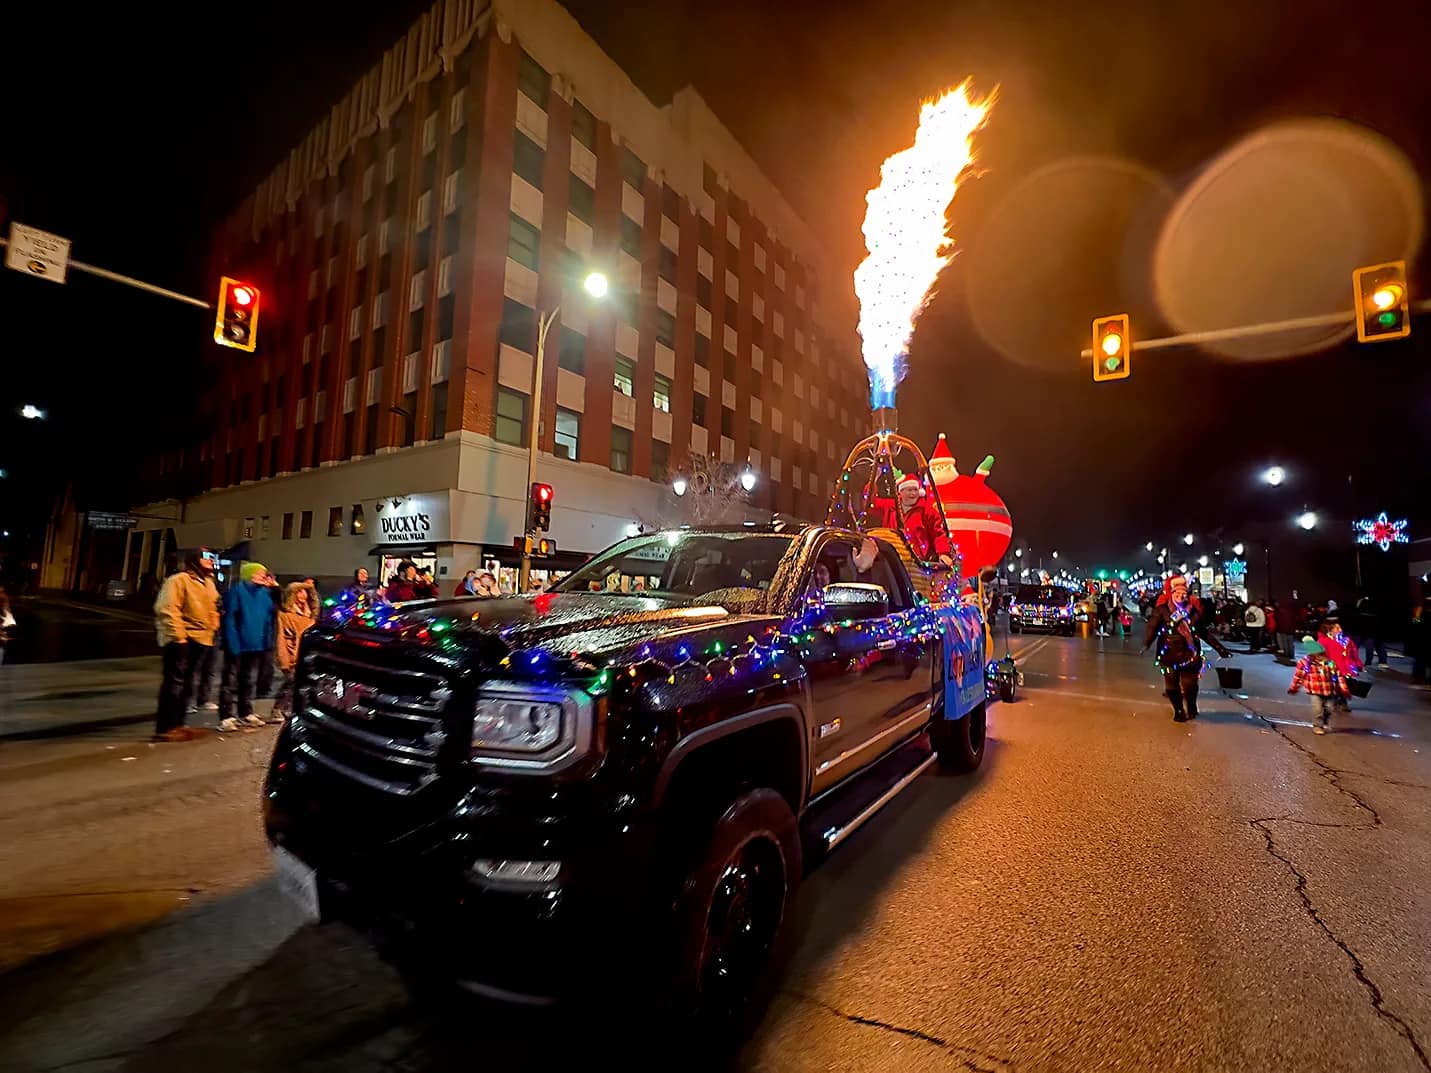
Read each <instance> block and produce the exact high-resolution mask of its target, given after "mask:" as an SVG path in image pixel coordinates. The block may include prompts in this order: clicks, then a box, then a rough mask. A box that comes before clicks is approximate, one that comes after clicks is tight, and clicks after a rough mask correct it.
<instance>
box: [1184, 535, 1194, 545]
mask: <svg viewBox="0 0 1431 1073" xmlns="http://www.w3.org/2000/svg"><path fill="white" fill-rule="evenodd" d="M1183 543H1184V544H1186V545H1187V546H1188V547H1192V546H1193V535H1192V534H1191V533H1184V534H1183Z"/></svg>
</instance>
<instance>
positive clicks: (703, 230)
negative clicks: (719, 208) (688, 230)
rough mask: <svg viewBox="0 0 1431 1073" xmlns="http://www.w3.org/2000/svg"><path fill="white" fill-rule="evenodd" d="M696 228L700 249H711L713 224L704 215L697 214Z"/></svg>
mask: <svg viewBox="0 0 1431 1073" xmlns="http://www.w3.org/2000/svg"><path fill="white" fill-rule="evenodd" d="M696 228H697V234H698V236H699V240H700V244H701V249H703V250H707V251H713V250H714V249H715V226H714V225H713V224H712V223H711V222H710V221H709V220H707V219H706V218H705V217H704V216H697V217H696Z"/></svg>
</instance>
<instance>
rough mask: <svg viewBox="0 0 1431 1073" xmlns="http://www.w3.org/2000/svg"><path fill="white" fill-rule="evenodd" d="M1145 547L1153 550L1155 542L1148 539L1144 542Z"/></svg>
mask: <svg viewBox="0 0 1431 1073" xmlns="http://www.w3.org/2000/svg"><path fill="white" fill-rule="evenodd" d="M1143 547H1145V548H1147V549H1148V550H1149V551H1152V550H1153V542H1152V541H1151V540H1150V541H1148V542H1147V543H1146V544H1144V545H1143Z"/></svg>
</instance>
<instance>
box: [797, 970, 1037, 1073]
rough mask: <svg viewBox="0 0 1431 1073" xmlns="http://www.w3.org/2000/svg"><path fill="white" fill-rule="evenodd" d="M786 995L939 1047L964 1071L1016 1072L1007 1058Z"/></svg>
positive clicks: (808, 998)
mask: <svg viewBox="0 0 1431 1073" xmlns="http://www.w3.org/2000/svg"><path fill="white" fill-rule="evenodd" d="M784 993H785V994H787V995H789V996H790V997H791V998H794V999H797V1000H799V1001H800V1002H804V1003H807V1004H809V1005H811V1006H815V1007H817V1008H819V1009H822V1010H824V1011H825V1012H826V1013H832V1014H834V1015H835V1016H836V1017H839V1018H842V1019H843V1020H846V1021H848V1022H850V1023H851V1024H854V1025H861V1026H863V1027H865V1028H877V1029H879V1030H880V1031H882V1032H893V1033H895V1034H896V1035H900V1036H907V1037H908V1038H910V1039H915V1040H918V1041H919V1042H921V1043H927V1044H929V1045H930V1046H932V1047H938V1048H939V1049H940V1050H942V1051H945V1052H947V1053H948V1054H950V1055H951V1056H953V1057H954V1058H957V1059H958V1060H959V1062H960V1064H962V1065H963V1066H964V1068H966V1069H968V1070H971V1071H972V1073H1009V1071H1011V1070H1012V1069H1013V1068H1014V1066H1013V1063H1012V1062H1010V1061H1009V1060H1008V1059H1007V1058H1000V1057H999V1056H998V1055H993V1054H989V1053H987V1052H985V1051H980V1050H978V1049H976V1048H974V1047H966V1046H964V1045H963V1044H961V1043H951V1042H950V1041H949V1040H946V1039H943V1038H941V1037H939V1036H935V1035H931V1034H930V1033H928V1032H925V1031H923V1030H922V1029H918V1028H906V1027H905V1026H903V1025H896V1024H891V1023H890V1022H888V1021H881V1020H879V1019H878V1018H874V1017H864V1016H862V1015H860V1014H857V1013H847V1012H846V1011H844V1010H842V1009H840V1008H839V1007H838V1006H834V1005H832V1004H830V1003H828V1002H826V1001H825V1000H824V999H818V998H816V997H815V996H813V995H806V994H803V993H801V992H799V991H791V990H789V989H788V988H787V989H786V990H785V992H784Z"/></svg>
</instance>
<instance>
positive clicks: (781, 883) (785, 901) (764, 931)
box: [670, 788, 803, 1036]
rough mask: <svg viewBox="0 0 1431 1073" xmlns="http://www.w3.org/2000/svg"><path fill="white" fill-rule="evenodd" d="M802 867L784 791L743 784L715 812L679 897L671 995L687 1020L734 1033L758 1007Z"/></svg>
mask: <svg viewBox="0 0 1431 1073" xmlns="http://www.w3.org/2000/svg"><path fill="white" fill-rule="evenodd" d="M802 867H803V865H802V861H801V855H800V832H799V828H798V826H797V824H796V822H795V814H794V813H793V812H791V810H790V805H789V804H788V803H787V802H786V800H785V798H783V797H782V796H781V795H780V794H778V793H776V792H775V791H774V790H770V789H764V788H762V789H754V790H747V791H745V792H743V793H742V794H741V795H740V796H739V797H737V798H736V799H735V800H734V801H733V802H731V804H730V806H729V807H728V808H726V809H725V811H724V812H723V813H721V815H720V817H719V819H717V820H716V822H715V824H714V826H713V827H712V828H711V829H710V830H709V832H708V835H707V838H706V841H705V844H704V850H703V851H702V852H700V853H699V854H698V855H696V856H695V857H694V859H693V860H692V862H691V864H690V865H689V867H688V869H687V871H686V875H685V877H684V880H683V882H682V883H681V887H680V892H679V895H678V898H677V901H676V919H675V924H676V939H677V942H676V953H677V958H678V962H677V964H676V965H675V966H674V971H673V976H674V979H673V980H672V983H673V984H674V987H673V990H672V992H671V995H670V997H671V998H672V999H673V1000H674V1001H675V1003H676V1011H675V1012H676V1014H677V1017H678V1019H679V1020H680V1021H681V1022H682V1023H683V1025H684V1026H685V1027H687V1028H689V1029H695V1030H700V1031H708V1032H713V1033H715V1034H717V1035H721V1036H724V1035H727V1034H739V1033H740V1032H742V1031H743V1030H744V1029H745V1028H746V1027H747V1026H748V1024H749V1023H750V1021H751V1020H752V1018H753V1017H754V1016H758V1015H759V1014H760V1012H761V1011H762V1010H763V1009H764V1005H765V1002H766V1001H767V1000H768V998H769V996H770V993H771V991H772V990H773V985H774V982H775V980H774V977H775V972H774V970H775V969H776V968H778V967H779V964H780V962H781V960H782V957H781V955H782V954H783V953H784V947H785V943H784V942H783V940H784V939H785V938H786V937H787V935H788V931H789V929H788V927H787V925H788V924H789V921H790V918H791V914H792V912H793V904H794V899H795V892H796V890H797V889H798V888H799V885H800V878H801V870H802Z"/></svg>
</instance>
